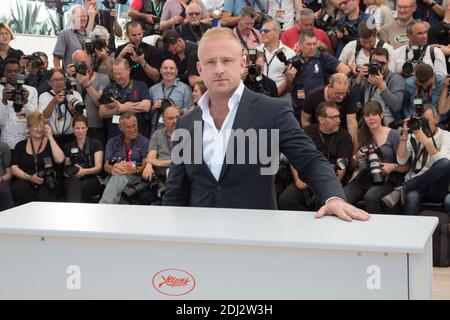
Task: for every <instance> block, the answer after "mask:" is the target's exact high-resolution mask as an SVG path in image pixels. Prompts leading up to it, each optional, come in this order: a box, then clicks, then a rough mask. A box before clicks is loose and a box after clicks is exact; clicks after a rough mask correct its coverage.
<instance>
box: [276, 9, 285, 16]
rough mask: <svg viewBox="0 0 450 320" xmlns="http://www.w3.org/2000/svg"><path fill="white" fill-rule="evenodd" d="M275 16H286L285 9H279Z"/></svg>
mask: <svg viewBox="0 0 450 320" xmlns="http://www.w3.org/2000/svg"><path fill="white" fill-rule="evenodd" d="M275 17H277V18H283V17H284V10H277V12H276V13H275Z"/></svg>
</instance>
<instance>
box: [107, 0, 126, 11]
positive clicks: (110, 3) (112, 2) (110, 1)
mask: <svg viewBox="0 0 450 320" xmlns="http://www.w3.org/2000/svg"><path fill="white" fill-rule="evenodd" d="M116 3H118V4H127V0H102V4H103V5H104V6H105V8H107V9H109V10H112V9H115V8H116Z"/></svg>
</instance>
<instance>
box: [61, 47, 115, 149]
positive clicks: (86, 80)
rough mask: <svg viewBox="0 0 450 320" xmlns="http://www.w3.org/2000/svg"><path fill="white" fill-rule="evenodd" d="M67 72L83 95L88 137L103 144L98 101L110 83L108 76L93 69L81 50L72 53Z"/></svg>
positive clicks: (103, 138)
mask: <svg viewBox="0 0 450 320" xmlns="http://www.w3.org/2000/svg"><path fill="white" fill-rule="evenodd" d="M111 68H112V63H111ZM67 73H68V75H69V76H70V77H71V78H75V79H76V82H77V86H76V91H77V92H79V93H80V94H81V96H82V97H83V101H84V105H85V106H86V114H87V119H88V124H89V131H88V135H89V137H90V138H95V139H97V140H98V141H100V142H101V143H102V145H103V146H104V145H105V143H106V140H105V136H106V134H105V127H104V123H103V119H102V118H100V115H99V103H98V101H99V100H100V97H101V96H102V94H103V91H104V90H105V88H106V87H107V86H109V85H110V80H109V77H108V76H107V75H104V74H102V73H98V72H95V71H94V69H93V62H92V59H91V57H90V56H88V54H87V53H86V51H83V50H77V51H75V52H74V53H73V56H72V64H70V65H69V66H68V68H67Z"/></svg>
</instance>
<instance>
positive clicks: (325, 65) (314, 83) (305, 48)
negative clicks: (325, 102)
mask: <svg viewBox="0 0 450 320" xmlns="http://www.w3.org/2000/svg"><path fill="white" fill-rule="evenodd" d="M300 47H301V53H299V54H298V55H297V56H295V57H294V58H293V59H292V66H293V67H294V68H295V69H297V73H296V74H295V77H294V79H293V81H292V82H293V84H292V91H291V95H292V102H293V105H294V114H295V115H296V117H297V119H299V116H300V111H301V110H302V108H303V104H304V101H305V98H306V96H307V95H308V93H309V92H310V91H311V90H312V89H314V88H317V87H321V86H324V85H326V84H327V83H328V79H329V77H330V76H331V75H332V74H334V73H336V72H339V73H342V74H345V75H347V74H349V73H350V68H349V67H347V66H346V65H345V64H343V63H340V62H339V60H337V59H336V58H335V57H334V56H332V55H331V54H328V53H326V52H323V51H322V50H319V49H317V38H316V35H315V34H314V33H313V32H312V31H310V30H305V31H303V32H302V33H301V34H300Z"/></svg>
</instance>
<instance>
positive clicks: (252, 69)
mask: <svg viewBox="0 0 450 320" xmlns="http://www.w3.org/2000/svg"><path fill="white" fill-rule="evenodd" d="M248 58H249V59H250V64H249V65H248V75H249V76H250V77H257V76H259V75H261V73H262V72H261V67H260V66H259V65H258V64H256V60H257V59H258V55H257V51H256V49H249V50H248Z"/></svg>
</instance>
